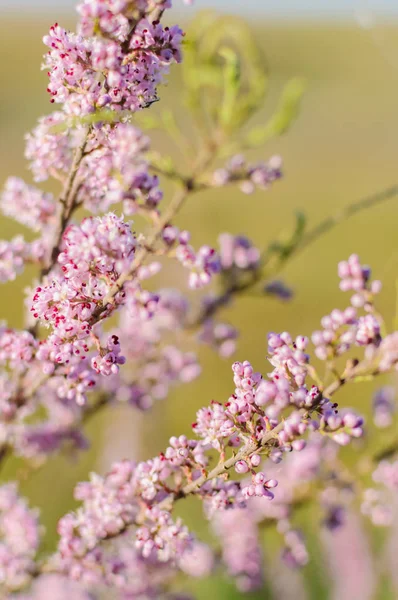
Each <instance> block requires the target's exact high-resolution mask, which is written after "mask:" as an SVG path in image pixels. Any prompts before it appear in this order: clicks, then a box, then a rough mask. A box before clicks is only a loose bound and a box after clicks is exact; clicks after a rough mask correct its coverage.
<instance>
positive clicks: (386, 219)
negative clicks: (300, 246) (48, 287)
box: [0, 8, 398, 600]
mask: <svg viewBox="0 0 398 600" xmlns="http://www.w3.org/2000/svg"><path fill="white" fill-rule="evenodd" d="M49 13H51V14H48V17H44V16H43V15H42V16H41V17H40V18H35V17H34V16H31V15H30V14H27V13H23V12H21V14H20V15H18V16H13V17H11V16H8V17H2V19H1V24H0V57H1V60H0V78H1V81H2V94H1V96H0V182H1V184H2V183H3V182H4V180H5V178H6V177H7V176H8V175H18V176H21V177H23V178H26V179H27V180H28V181H29V180H30V174H29V172H28V171H27V169H26V163H25V162H24V159H23V151H24V140H23V136H24V134H25V133H26V132H27V131H29V130H30V129H31V128H32V127H33V126H34V124H35V121H36V119H37V117H39V116H40V115H42V114H45V113H47V112H49V111H50V110H51V105H50V104H49V102H48V97H47V94H46V91H45V88H46V76H45V74H43V73H40V70H39V67H40V63H41V58H42V54H43V51H44V50H43V45H42V43H41V37H42V35H43V34H44V33H46V31H47V30H48V27H49V26H50V25H51V24H52V22H53V21H54V20H55V19H56V18H57V15H56V14H55V13H56V9H55V8H53V9H51V11H49ZM61 24H66V25H70V26H71V27H72V26H73V20H72V17H69V20H68V18H66V19H65V20H64V22H63V23H61ZM251 26H252V27H253V34H254V35H255V36H256V37H257V38H258V41H259V43H260V44H261V46H262V48H263V50H264V53H265V56H266V58H267V64H268V69H269V74H270V94H269V96H268V98H267V101H266V104H265V105H264V107H263V110H262V111H261V113H260V114H259V115H258V116H257V117H256V122H258V123H262V122H264V120H265V119H266V118H267V117H268V116H269V115H270V114H271V113H272V111H273V110H274V108H275V105H276V103H277V100H278V97H279V94H280V92H281V89H282V87H283V85H284V84H285V83H286V81H287V80H288V79H289V78H291V77H293V76H295V75H300V76H303V77H304V78H305V79H306V82H307V89H306V93H305V96H304V100H303V104H302V109H301V112H300V115H299V118H298V120H297V121H296V123H295V124H294V125H293V127H292V129H291V130H290V131H289V132H288V134H287V135H286V136H284V137H282V138H279V139H276V140H272V141H271V142H270V143H268V145H267V146H266V147H264V148H263V149H261V150H260V151H258V152H256V153H251V157H252V158H267V157H268V156H270V155H272V154H281V155H282V157H283V160H284V171H285V177H284V179H283V180H282V181H281V182H278V183H277V184H276V185H275V186H274V187H273V188H272V189H271V190H269V191H267V192H256V193H255V194H254V195H253V196H245V195H243V194H241V193H240V192H239V191H237V190H235V189H232V188H227V189H222V190H216V191H212V192H206V193H203V194H200V195H197V196H195V197H194V199H193V200H192V202H191V203H190V204H188V205H187V206H186V208H185V209H184V211H183V213H182V214H181V215H180V217H179V219H178V221H179V224H180V225H181V226H183V227H186V228H188V229H190V230H191V231H192V232H193V237H194V245H196V243H197V242H198V241H200V242H201V243H210V244H214V243H215V240H216V238H217V236H218V234H219V233H220V232H224V231H230V232H233V233H243V234H247V235H248V236H250V237H251V238H252V239H253V241H254V242H255V243H256V244H257V245H258V246H259V247H260V248H263V247H266V246H267V245H268V244H269V243H270V242H271V241H272V240H273V239H274V238H275V237H276V236H277V235H279V233H280V232H283V231H285V230H287V231H289V229H290V230H291V229H293V227H294V212H295V211H296V210H297V209H301V210H303V211H305V213H306V214H307V216H308V219H309V223H310V224H312V225H315V224H316V223H317V222H319V221H320V220H322V219H323V218H324V217H326V216H328V215H329V214H331V213H334V212H336V211H338V210H339V209H340V208H342V207H344V206H346V205H348V204H349V203H351V202H353V201H355V200H358V199H360V198H362V197H363V196H367V195H369V194H371V193H373V192H376V191H378V190H382V189H384V188H387V187H389V186H390V185H391V184H394V183H396V182H397V179H398V176H397V144H398V141H397V140H398V25H397V26H394V25H387V24H385V25H382V24H378V25H377V31H376V33H377V40H376V39H375V37H374V34H373V33H374V32H372V31H369V30H366V29H361V28H360V27H358V26H356V25H355V24H353V23H347V24H346V23H341V22H335V21H329V22H321V21H314V22H307V21H304V20H300V21H296V22H293V21H284V22H278V21H275V22H273V21H267V22H265V21H264V22H258V21H257V22H256V23H255V24H254V23H252V24H251ZM179 86H180V79H179V74H178V68H175V69H174V70H173V73H172V76H171V78H170V81H169V85H168V86H167V88H164V89H162V90H161V92H160V96H161V99H162V103H159V105H160V104H161V105H162V108H164V107H165V106H168V107H170V108H171V109H172V110H173V111H175V114H176V115H177V116H179V115H181V114H182V113H181V111H182V110H183V109H182V107H181V94H180V92H179V89H180V88H179ZM151 110H152V109H151ZM153 110H155V111H156V110H160V106H159V107H158V106H155V107H154V108H153ZM154 145H155V146H156V147H157V148H160V149H168V147H169V144H168V141H167V139H166V138H165V137H164V136H162V134H159V133H156V134H155V135H154ZM168 190H169V188H168V187H167V186H166V191H168ZM397 217H398V199H395V200H394V199H392V200H390V201H389V202H387V203H384V204H383V205H381V206H380V207H377V208H375V209H372V210H371V211H368V212H364V213H361V214H360V215H358V216H356V217H354V218H353V219H351V220H350V221H348V222H346V223H343V224H341V225H339V226H338V227H337V228H336V229H334V230H333V231H332V232H330V233H328V234H327V235H325V236H324V237H323V238H322V239H321V240H319V241H317V242H316V244H314V245H313V246H311V247H309V248H308V249H307V250H306V251H305V252H303V253H302V254H299V255H298V256H297V258H295V259H292V261H291V262H290V263H289V264H288V266H287V268H286V269H285V271H284V273H283V278H284V280H285V281H286V282H287V283H288V284H289V285H290V286H292V288H293V289H294V291H295V297H294V299H293V300H292V301H291V302H290V303H283V304H281V303H279V302H278V301H276V300H271V299H265V298H258V297H257V298H253V297H252V298H251V297H247V298H240V299H239V301H238V302H236V303H235V304H234V306H233V307H231V308H228V309H226V310H225V311H223V313H222V318H223V319H225V320H228V321H229V322H231V323H232V324H234V325H235V326H237V328H238V329H239V330H240V331H241V339H240V341H239V346H238V351H237V354H236V358H237V359H240V360H244V359H248V360H250V361H251V362H252V363H253V364H254V365H255V367H256V368H257V369H258V370H262V371H263V372H266V371H267V369H268V366H267V363H266V362H265V352H266V334H267V332H268V331H270V330H273V331H282V330H288V331H290V332H292V333H293V334H299V333H302V334H309V333H310V332H311V331H312V330H314V329H316V328H317V327H318V324H319V320H320V318H321V317H322V316H323V315H324V314H326V313H328V312H329V311H330V310H331V309H332V308H334V307H339V308H343V307H345V306H346V304H347V300H348V298H347V297H344V295H343V294H341V293H340V292H339V291H338V281H337V274H336V265H337V262H338V261H339V260H341V259H344V258H346V257H347V256H348V255H349V254H350V253H352V252H357V253H358V254H359V255H360V257H361V258H362V260H363V261H364V262H367V263H370V264H371V266H372V267H373V270H374V274H375V276H376V277H377V278H381V279H383V281H384V283H385V286H384V289H383V293H382V295H381V300H380V310H381V312H383V313H384V314H385V315H386V317H387V323H388V325H389V326H390V324H391V323H392V319H393V317H394V312H395V304H396V291H395V285H396V279H397V273H398V268H397V267H398V244H397V222H398V219H397ZM17 231H19V228H18V227H17V226H16V225H15V224H14V223H12V222H11V221H8V220H6V219H4V218H2V219H1V220H0V235H1V238H5V239H9V238H10V237H11V236H12V235H14V234H15V233H16V232H17ZM31 276H32V272H27V273H25V274H24V276H22V277H20V278H19V279H17V281H16V282H15V283H13V284H9V285H7V286H4V287H3V288H2V296H1V299H0V303H1V317H2V318H3V319H6V320H8V321H9V323H10V324H11V325H13V326H20V325H22V323H23V302H22V291H23V289H24V287H25V286H26V285H27V284H28V283H29V282H30V279H31ZM181 285H182V286H184V285H185V283H184V281H183V280H182V281H181ZM199 354H200V358H201V362H202V365H203V376H202V377H201V378H200V379H199V380H197V381H195V382H194V383H191V384H189V385H185V386H181V387H179V388H178V389H175V390H173V391H172V393H171V395H170V397H169V398H168V399H167V401H166V402H163V403H161V402H160V403H157V404H156V405H155V407H154V408H153V409H152V411H151V412H150V413H148V414H147V415H140V414H138V413H137V412H135V411H133V410H125V409H124V408H120V409H117V410H116V409H115V410H114V411H113V412H112V413H109V412H108V413H107V414H104V415H101V416H100V417H99V418H98V419H97V420H96V421H95V422H93V423H91V424H90V427H89V437H90V439H91V440H92V447H91V449H90V451H88V452H87V453H85V454H84V455H82V456H80V458H79V460H78V461H71V460H66V459H64V458H56V459H52V460H51V461H49V463H48V464H47V465H45V467H44V468H43V469H41V470H40V471H38V472H37V473H33V474H30V473H29V474H28V473H27V471H26V470H25V468H24V467H23V466H22V465H17V466H16V465H15V464H11V465H8V466H7V469H6V471H5V472H4V473H3V476H4V477H15V476H17V477H18V478H19V479H20V480H21V481H22V482H23V483H22V490H23V492H24V493H26V494H28V496H29V497H30V499H31V501H32V503H33V504H34V505H38V506H39V507H40V508H41V510H42V514H43V519H44V522H45V525H46V526H47V529H48V533H47V535H46V546H47V548H51V547H52V546H53V544H54V540H55V534H54V529H55V524H56V521H57V519H58V518H59V517H60V516H61V515H62V514H63V513H64V512H65V511H66V510H68V509H70V508H71V507H73V506H74V504H73V501H72V500H71V499H72V491H73V486H74V483H75V482H76V481H77V480H79V479H84V478H86V477H87V475H88V473H89V471H90V470H92V469H95V470H99V471H104V470H105V469H106V468H107V467H108V466H109V464H110V463H111V462H112V461H113V460H115V459H119V458H122V457H124V456H126V455H128V456H136V457H148V456H149V455H152V454H154V453H157V452H159V451H160V450H161V449H163V447H164V445H165V443H166V442H167V439H168V437H169V436H170V435H171V434H174V433H177V432H179V433H188V432H189V426H190V423H191V422H192V421H193V416H194V413H195V410H196V409H197V408H198V407H200V406H202V405H203V404H207V403H208V402H209V401H210V400H211V399H215V400H221V401H225V400H226V399H227V397H228V396H229V394H230V393H231V391H232V377H231V370H230V363H231V361H230V360H227V361H224V360H222V359H220V358H218V357H217V356H215V354H214V353H212V352H211V351H208V350H203V349H200V351H199ZM373 388H374V386H373V384H360V385H357V386H356V387H353V388H349V389H347V390H345V391H344V393H343V394H341V396H340V397H339V401H340V402H341V404H349V405H351V406H355V407H357V408H359V409H360V410H361V411H362V412H364V413H369V404H370V398H371V394H372V389H373ZM374 443H375V444H376V445H377V444H379V440H376V441H375V442H374ZM348 460H350V461H352V462H353V461H355V458H354V457H348ZM181 510H182V514H183V515H184V518H185V519H186V521H187V522H188V524H190V525H191V526H192V528H193V529H194V530H195V531H197V532H199V534H200V535H202V536H203V537H204V538H205V539H207V538H208V534H207V533H206V528H205V525H204V524H199V525H198V523H201V522H202V519H199V517H200V515H201V512H200V507H199V505H197V504H196V503H194V502H189V503H188V502H187V505H186V506H184V507H183V508H182V509H181ZM300 519H301V520H302V522H303V523H305V525H306V530H307V534H308V535H309V549H310V552H311V554H312V562H311V563H310V565H309V566H308V567H306V568H305V569H304V570H303V572H301V573H300V574H294V575H290V572H289V571H287V570H286V569H284V568H282V567H280V566H278V556H277V554H278V547H277V542H276V538H275V536H274V535H273V534H272V533H266V534H265V536H266V537H265V556H266V573H267V574H268V576H269V577H268V581H267V585H266V589H265V590H264V591H262V592H261V593H259V594H257V595H255V594H253V595H251V596H249V597H250V598H253V599H254V598H274V597H275V598H278V599H284V598H286V599H288V598H291V597H293V596H294V597H295V599H296V600H298V599H301V598H303V600H306V599H307V598H308V599H311V600H312V599H314V600H315V599H322V600H323V599H327V598H333V599H335V598H337V596H336V589H335V587H334V584H333V581H332V580H331V579H330V577H329V576H328V564H327V559H326V555H325V554H324V549H323V547H322V544H321V543H320V540H319V539H318V537H317V534H316V531H317V522H316V519H317V517H316V515H315V516H314V515H313V513H308V514H306V513H305V511H304V512H303V514H302V515H300ZM382 542H383V536H382V534H378V535H377V536H371V535H369V543H370V545H371V547H372V548H373V551H374V552H375V553H378V552H379V551H380V548H381V544H382ZM375 570H376V571H377V573H376V572H375V574H374V575H375V581H377V583H376V584H375V590H374V592H372V595H371V596H369V598H378V599H380V600H388V599H390V598H397V597H398V591H397V590H396V589H395V590H394V589H393V587H392V583H391V577H390V573H389V571H388V564H387V561H385V563H382V564H381V566H380V564H378V566H377V569H376V567H375ZM289 580H290V587H291V584H292V582H293V584H294V586H293V587H294V590H293V592H292V591H291V590H290V591H289V586H288V585H287V583H286V582H287V581H289ZM183 585H185V586H188V588H192V585H193V584H192V583H191V582H183ZM195 591H196V593H197V597H198V598H199V599H202V598H208V597H210V598H217V599H227V598H228V599H230V600H233V599H235V598H236V599H238V598H241V597H243V596H241V595H240V594H238V593H237V592H236V591H235V590H234V587H233V585H232V583H231V582H229V581H228V579H227V578H224V577H214V578H211V580H209V581H205V582H201V583H200V584H199V585H196V584H195ZM289 594H293V595H289ZM245 597H247V596H245ZM352 600H356V599H355V598H353V599H352Z"/></svg>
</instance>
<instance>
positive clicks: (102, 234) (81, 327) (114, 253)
mask: <svg viewBox="0 0 398 600" xmlns="http://www.w3.org/2000/svg"><path fill="white" fill-rule="evenodd" d="M136 245H137V243H136V239H135V237H134V235H133V234H132V233H131V230H130V226H129V225H128V224H127V223H125V222H124V221H123V220H122V219H120V218H119V217H116V215H114V214H112V213H110V214H108V215H105V216H104V217H97V218H88V219H85V220H84V221H83V222H82V224H81V226H75V225H71V226H70V227H69V228H68V229H67V230H66V232H65V234H64V238H63V245H62V252H61V253H60V254H59V257H58V262H59V264H60V265H61V271H60V274H59V275H58V276H57V277H56V278H54V279H53V280H52V281H51V282H50V283H49V285H46V286H43V287H38V288H37V289H36V292H35V295H34V297H33V303H32V308H31V312H32V314H33V316H34V318H35V319H40V320H41V321H42V322H43V323H44V324H45V325H46V326H50V327H51V328H52V331H53V333H52V334H51V336H50V337H49V343H51V344H52V345H53V349H52V350H51V355H50V359H52V360H54V362H56V363H65V362H67V361H69V360H70V357H71V356H73V355H78V356H80V357H81V358H82V357H84V356H85V355H86V354H87V352H88V350H89V345H91V344H92V342H91V344H90V342H88V341H87V340H88V338H89V336H90V334H91V333H92V324H91V322H92V319H93V315H94V313H95V311H96V310H98V307H100V306H101V303H102V300H103V298H104V297H105V296H106V295H107V293H108V292H109V290H110V288H111V286H112V285H113V284H114V282H115V281H116V280H117V278H118V276H119V274H120V273H121V272H122V271H123V270H124V269H126V268H127V267H128V266H129V265H130V263H131V262H132V260H133V257H134V252H135V249H136ZM61 273H62V275H61ZM116 302H117V303H118V304H122V303H123V302H124V294H123V293H121V294H119V296H118V297H117V299H116ZM94 368H95V370H97V371H98V372H99V371H101V369H100V368H97V367H94Z"/></svg>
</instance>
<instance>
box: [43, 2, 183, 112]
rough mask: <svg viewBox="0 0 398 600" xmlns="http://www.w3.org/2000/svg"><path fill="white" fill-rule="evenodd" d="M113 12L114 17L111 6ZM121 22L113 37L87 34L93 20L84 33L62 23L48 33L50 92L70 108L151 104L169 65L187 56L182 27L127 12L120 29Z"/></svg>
mask: <svg viewBox="0 0 398 600" xmlns="http://www.w3.org/2000/svg"><path fill="white" fill-rule="evenodd" d="M83 13H84V11H83ZM108 15H109V16H110V17H111V21H112V20H113V19H112V14H109V11H108ZM108 18H109V17H108ZM115 21H116V23H112V25H111V26H112V27H114V26H115V25H116V31H112V32H107V33H110V34H111V35H110V38H111V39H109V38H107V37H104V38H102V37H97V36H96V37H92V36H89V37H87V32H88V29H89V28H88V27H87V24H86V25H85V24H83V27H82V32H84V33H85V34H86V35H85V36H83V35H76V34H73V33H69V32H68V31H66V30H65V29H63V28H62V27H60V26H59V25H58V23H56V24H55V25H54V26H53V27H51V29H50V32H49V34H48V35H47V36H45V37H44V40H43V41H44V43H45V44H46V46H48V48H49V52H48V54H47V56H46V58H45V63H44V68H45V69H47V70H48V74H49V85H48V88H47V91H48V92H49V94H50V95H51V101H52V102H57V103H61V104H63V106H64V110H65V111H66V112H67V113H69V114H75V115H84V114H87V113H91V112H94V111H95V110H97V109H101V108H104V107H107V108H108V109H112V110H116V111H120V110H129V111H136V110H138V109H140V108H143V107H145V106H148V105H149V104H151V103H152V102H154V101H155V100H156V99H157V86H158V84H159V83H160V81H161V80H162V78H163V76H164V75H165V74H166V73H167V72H168V69H169V65H170V64H171V63H172V62H179V61H180V60H181V53H180V45H181V40H182V36H183V33H182V31H181V29H180V28H179V27H177V26H173V27H170V28H169V27H165V28H163V26H162V25H161V24H160V23H151V22H150V21H148V20H145V19H141V20H140V21H139V22H138V24H136V25H135V26H134V19H131V20H129V19H128V17H127V18H125V26H124V27H123V26H122V27H120V28H119V27H118V25H117V19H115ZM100 22H101V19H100ZM91 33H93V32H91ZM131 34H132V35H131Z"/></svg>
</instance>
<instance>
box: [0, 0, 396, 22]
mask: <svg viewBox="0 0 398 600" xmlns="http://www.w3.org/2000/svg"><path fill="white" fill-rule="evenodd" d="M181 4H182V0H175V2H174V5H175V7H176V8H177V9H178V8H179V5H180V6H181ZM74 5H75V0H55V1H54V0H0V12H11V13H12V12H16V11H19V10H21V9H31V11H32V12H36V11H38V10H40V11H48V12H49V15H50V13H52V12H53V11H54V12H58V13H59V9H60V7H62V8H63V9H64V10H65V11H67V12H69V11H70V12H72V10H73V7H74ZM196 6H197V8H200V7H209V6H211V7H213V8H217V9H218V10H223V11H225V12H229V13H231V12H235V13H238V14H239V13H240V14H241V13H243V12H246V13H247V12H248V11H249V12H250V13H251V15H253V16H256V15H263V16H268V15H269V16H274V17H275V16H277V17H284V18H286V17H288V18H289V17H290V18H300V17H302V18H309V17H310V18H311V17H315V18H319V17H328V18H330V17H333V18H345V19H347V18H355V15H356V14H357V13H358V12H365V13H366V11H370V12H371V13H373V16H374V17H375V18H378V17H387V18H388V17H389V16H391V15H395V16H398V0H279V1H278V0H196ZM182 10H183V11H184V12H186V11H187V10H191V9H189V8H183V9H182Z"/></svg>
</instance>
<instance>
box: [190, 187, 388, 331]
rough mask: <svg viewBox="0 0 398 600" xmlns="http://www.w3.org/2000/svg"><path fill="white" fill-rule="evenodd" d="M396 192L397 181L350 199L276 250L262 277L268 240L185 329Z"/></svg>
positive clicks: (269, 254) (268, 257) (267, 279)
mask: <svg viewBox="0 0 398 600" xmlns="http://www.w3.org/2000/svg"><path fill="white" fill-rule="evenodd" d="M397 195H398V185H394V186H391V187H389V188H387V189H385V190H383V191H381V192H377V193H376V194H372V195H371V196H367V197H366V198H363V199H362V200H359V201H357V202H353V203H352V204H349V205H348V206H347V207H346V208H343V209H342V210H340V211H338V212H337V213H335V214H334V215H331V216H330V217H327V218H326V219H325V220H324V221H321V223H319V224H318V225H316V226H315V227H314V228H313V229H311V230H310V231H308V232H307V233H305V234H303V235H302V236H301V238H300V239H299V240H298V241H297V243H296V244H294V245H293V246H292V248H290V249H289V251H288V252H286V253H285V254H284V255H281V254H279V255H278V256H277V259H276V264H275V266H274V267H273V268H272V269H271V270H270V271H269V272H268V273H267V274H266V277H265V279H264V270H265V269H266V268H267V266H268V265H269V264H270V262H271V261H272V259H273V258H274V256H275V254H276V253H277V251H276V250H275V242H273V243H272V244H270V246H269V248H268V249H267V250H265V252H264V253H263V255H262V259H261V264H260V266H259V268H258V269H257V270H256V271H254V272H253V275H252V277H251V278H249V279H248V280H247V281H245V282H234V283H233V284H231V285H229V286H227V288H226V289H225V290H223V291H222V293H221V294H220V295H219V296H217V297H216V298H214V300H213V302H212V303H211V304H210V305H208V306H206V307H205V308H204V309H203V310H202V311H201V312H200V314H199V315H198V316H197V317H196V318H195V319H194V320H193V322H191V323H189V324H188V325H187V329H196V328H197V327H199V326H200V325H202V324H203V323H204V322H205V321H206V320H207V319H209V318H211V317H213V316H214V315H215V314H216V313H217V312H218V310H219V309H221V308H223V307H224V306H226V305H227V304H228V303H229V302H230V301H231V299H232V298H233V297H234V296H236V295H238V294H239V295H240V294H243V293H245V292H247V291H249V290H251V289H252V288H253V287H255V286H256V284H258V283H259V282H260V281H261V282H262V283H263V284H264V285H266V284H267V283H270V282H271V281H272V279H273V278H274V277H275V276H276V275H278V274H279V273H280V272H281V271H282V269H283V268H284V266H285V265H286V264H287V263H288V262H289V260H290V259H291V258H292V257H296V256H297V255H298V254H299V253H300V252H302V251H303V250H305V249H306V248H308V247H309V246H311V245H312V244H314V243H315V242H317V241H318V240H319V239H320V238H321V237H322V236H323V235H325V234H327V233H328V232H329V231H331V230H332V229H334V228H335V227H336V226H337V225H340V224H341V223H343V222H344V221H346V220H347V219H349V218H351V217H353V216H354V215H356V214H357V213H360V212H362V211H364V210H368V209H370V208H373V207H374V206H378V205H379V204H382V203H383V202H386V201H387V200H390V199H391V198H393V197H395V196H397ZM397 298H398V294H397ZM397 313H398V309H397Z"/></svg>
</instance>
